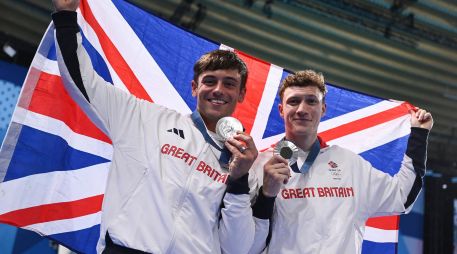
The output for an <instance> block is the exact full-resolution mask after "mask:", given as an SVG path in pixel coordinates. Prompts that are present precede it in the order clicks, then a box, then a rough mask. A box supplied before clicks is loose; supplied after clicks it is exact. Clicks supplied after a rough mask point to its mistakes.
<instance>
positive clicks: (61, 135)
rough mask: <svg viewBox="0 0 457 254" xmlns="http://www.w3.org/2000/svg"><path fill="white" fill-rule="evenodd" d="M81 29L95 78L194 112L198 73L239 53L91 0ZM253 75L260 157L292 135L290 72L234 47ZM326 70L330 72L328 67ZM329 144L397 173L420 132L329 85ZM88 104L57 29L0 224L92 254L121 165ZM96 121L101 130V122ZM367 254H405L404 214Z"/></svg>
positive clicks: (24, 122)
mask: <svg viewBox="0 0 457 254" xmlns="http://www.w3.org/2000/svg"><path fill="white" fill-rule="evenodd" d="M78 23H79V25H80V27H81V31H82V34H83V46H84V47H85V48H86V49H87V51H88V52H89V55H90V57H91V60H92V63H93V67H94V69H95V70H96V72H97V73H98V74H99V75H100V76H102V77H103V78H104V79H105V80H106V81H108V82H109V83H111V84H112V85H114V86H115V87H117V88H119V89H122V90H124V91H126V92H129V93H132V94H134V95H135V96H137V97H139V98H142V99H145V100H149V101H151V102H153V103H158V104H161V105H164V106H166V107H169V108H172V109H175V110H177V111H179V112H182V113H190V112H191V111H193V110H194V109H195V107H196V101H195V99H194V98H193V97H192V95H191V83H190V82H191V80H192V77H193V72H192V66H193V64H194V62H195V61H196V60H197V59H198V58H199V57H200V56H201V55H202V54H203V53H206V52H208V51H210V50H214V49H217V48H226V49H230V48H229V47H228V46H225V45H222V44H217V43H214V42H212V41H209V40H207V39H205V38H202V37H199V36H196V35H195V34H192V33H189V32H187V31H185V30H183V29H181V28H178V27H176V26H173V25H172V24H170V23H168V22H166V21H164V20H162V19H160V18H157V17H155V16H153V15H151V14H149V13H146V12H144V11H143V10H141V9H139V8H137V7H135V6H133V5H131V4H129V3H127V2H124V1H122V0H113V1H100V0H84V1H81V6H80V10H79V11H78ZM235 51H237V52H238V54H239V55H240V56H241V58H242V59H243V60H244V61H245V62H246V64H247V66H248V69H249V72H250V74H249V78H248V82H247V96H246V99H245V101H244V102H243V103H242V104H240V105H239V106H238V108H237V110H236V112H235V115H234V116H235V117H237V118H238V119H240V120H241V122H242V123H243V125H244V126H245V128H246V132H248V133H250V134H251V135H252V136H253V138H254V140H255V142H256V145H257V147H258V148H259V150H261V149H265V148H267V147H269V146H270V145H271V144H273V143H274V142H276V141H278V140H279V139H280V138H282V137H283V135H284V126H283V122H282V119H281V118H280V116H279V112H278V109H277V108H278V103H279V97H278V95H277V91H278V87H279V84H280V82H281V80H282V79H284V78H285V77H286V76H287V75H288V71H287V70H284V69H283V68H281V67H279V66H276V65H274V64H270V63H267V62H265V61H262V60H259V59H257V58H255V57H252V56H249V55H247V54H245V53H243V52H240V51H238V50H235ZM321 71H324V72H325V70H321ZM326 102H327V112H326V115H325V116H324V118H323V119H322V122H321V124H320V128H319V135H320V136H321V137H322V138H323V139H324V140H325V141H326V142H327V143H328V144H338V145H340V146H342V147H346V148H348V149H350V150H353V151H354V152H356V153H358V154H360V155H361V156H363V157H364V158H366V159H367V160H369V161H370V162H371V163H372V164H373V165H374V166H375V167H376V168H379V169H388V170H390V171H387V173H389V174H391V175H393V174H395V173H396V172H397V171H398V170H399V168H400V163H401V160H402V158H403V154H404V151H405V149H406V141H407V138H408V135H409V132H410V128H409V127H410V126H409V115H408V105H407V103H403V102H397V101H390V100H384V99H380V98H375V97H372V96H368V95H364V94H360V93H357V92H354V91H349V90H346V89H343V88H339V87H337V86H333V85H329V93H328V96H327V98H326ZM88 115H90V113H89V112H88V111H87V110H86V109H85V105H84V102H83V101H81V100H78V99H76V98H75V96H72V95H71V94H70V93H69V92H68V91H66V90H65V88H64V86H63V84H62V81H61V78H60V73H59V68H58V66H57V62H56V52H55V44H54V31H53V25H52V24H51V25H50V26H49V28H48V30H47V32H46V34H45V35H44V38H43V40H42V42H41V44H40V47H39V49H38V52H37V53H36V55H35V58H34V59H33V63H32V65H31V67H30V69H29V72H28V75H27V78H26V80H25V82H24V86H23V88H22V92H21V95H20V99H19V101H18V104H17V107H16V109H15V112H14V115H13V118H12V122H11V125H10V127H9V130H8V133H7V137H6V138H5V140H4V143H3V145H2V149H1V152H0V200H1V202H0V222H1V223H7V224H11V225H15V226H17V227H21V228H25V229H29V230H33V231H35V232H37V233H39V234H42V235H45V236H48V237H49V238H51V239H54V240H56V241H58V242H60V243H62V244H64V245H65V246H67V247H69V248H71V249H72V250H75V251H78V252H83V253H94V252H95V245H96V242H97V240H98V238H99V230H100V225H99V224H100V218H101V204H102V201H103V193H104V189H105V186H106V179H107V175H108V170H109V164H110V160H111V156H112V150H113V149H112V145H111V141H110V138H109V137H108V136H107V135H106V132H105V131H104V130H103V126H100V125H99V124H97V121H93V120H94V119H92V118H91V117H89V116H88ZM91 119H92V121H91ZM364 239H365V241H364V244H363V253H365V254H367V253H396V245H397V241H398V217H397V216H393V217H382V218H375V219H370V220H369V221H368V222H367V228H366V231H365V237H364Z"/></svg>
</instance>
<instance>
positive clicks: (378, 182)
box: [362, 128, 429, 217]
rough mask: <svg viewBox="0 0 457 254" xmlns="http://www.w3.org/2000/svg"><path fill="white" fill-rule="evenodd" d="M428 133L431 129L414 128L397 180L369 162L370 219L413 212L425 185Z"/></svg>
mask: <svg viewBox="0 0 457 254" xmlns="http://www.w3.org/2000/svg"><path fill="white" fill-rule="evenodd" d="M428 133H429V131H428V130H427V129H423V128H411V134H410V136H409V139H408V145H407V148H406V152H405V155H404V157H403V161H402V163H401V168H400V170H399V172H398V173H397V174H396V175H394V176H393V177H392V176H390V175H388V174H386V173H384V172H381V171H379V170H377V169H375V168H373V167H372V166H371V165H370V164H369V163H368V162H366V164H365V167H368V168H369V170H368V175H367V178H368V181H366V184H367V192H366V195H367V196H366V198H367V199H368V200H367V202H364V204H362V206H363V211H365V212H366V214H365V215H366V216H367V217H376V216H386V215H397V214H402V213H408V212H409V211H410V210H411V209H412V205H413V203H414V202H415V200H416V199H417V196H418V195H419V193H420V190H421V189H422V185H423V179H422V178H423V176H424V174H425V164H426V159H427V138H428ZM386 159H388V158H386Z"/></svg>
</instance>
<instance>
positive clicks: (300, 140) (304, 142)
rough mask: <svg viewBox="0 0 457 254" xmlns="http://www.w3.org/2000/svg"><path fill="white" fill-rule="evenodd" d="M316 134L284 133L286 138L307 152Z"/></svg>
mask: <svg viewBox="0 0 457 254" xmlns="http://www.w3.org/2000/svg"><path fill="white" fill-rule="evenodd" d="M316 138H317V134H314V135H298V136H295V135H291V134H286V139H287V140H290V141H292V142H294V144H295V145H296V146H298V147H299V148H300V149H302V150H303V151H305V152H308V151H309V150H310V149H311V147H312V146H313V144H314V142H315V141H316Z"/></svg>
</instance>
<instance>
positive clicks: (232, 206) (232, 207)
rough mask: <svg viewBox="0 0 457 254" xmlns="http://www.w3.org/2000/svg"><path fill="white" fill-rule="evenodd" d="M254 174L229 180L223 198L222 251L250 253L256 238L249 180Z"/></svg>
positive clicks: (220, 235)
mask: <svg viewBox="0 0 457 254" xmlns="http://www.w3.org/2000/svg"><path fill="white" fill-rule="evenodd" d="M250 175H252V174H246V175H244V176H242V177H240V178H239V179H237V180H233V179H231V178H230V177H229V178H228V180H227V192H226V193H225V196H224V199H223V208H222V209H221V220H220V222H219V239H220V245H221V250H222V253H234V254H235V253H248V251H249V248H250V247H251V245H252V243H253V240H254V230H255V225H254V221H253V219H252V210H251V201H250V196H249V190H250V188H249V185H250V184H249V182H250V181H251V182H252V181H253V179H252V177H251V178H250V177H249V176H250Z"/></svg>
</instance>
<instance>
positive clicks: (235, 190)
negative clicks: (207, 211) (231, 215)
mask: <svg viewBox="0 0 457 254" xmlns="http://www.w3.org/2000/svg"><path fill="white" fill-rule="evenodd" d="M227 193H232V194H235V195H239V194H249V173H246V174H244V175H243V176H241V177H239V178H234V177H232V175H229V177H228V179H227Z"/></svg>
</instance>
